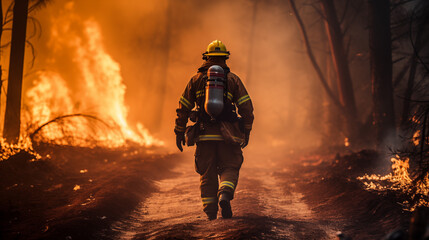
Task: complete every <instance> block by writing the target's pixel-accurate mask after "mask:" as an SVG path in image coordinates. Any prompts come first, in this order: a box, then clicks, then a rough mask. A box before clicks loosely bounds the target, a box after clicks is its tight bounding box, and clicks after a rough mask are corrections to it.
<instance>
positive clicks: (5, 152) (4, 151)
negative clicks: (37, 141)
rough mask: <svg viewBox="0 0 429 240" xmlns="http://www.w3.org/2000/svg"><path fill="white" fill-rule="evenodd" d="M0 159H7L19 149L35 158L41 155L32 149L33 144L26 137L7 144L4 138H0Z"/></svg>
mask: <svg viewBox="0 0 429 240" xmlns="http://www.w3.org/2000/svg"><path fill="white" fill-rule="evenodd" d="M0 149H1V152H0V153H1V155H0V161H4V160H6V159H8V158H9V157H10V156H13V155H15V154H17V153H19V152H21V151H25V152H27V153H29V154H31V155H33V156H34V157H35V159H36V160H39V159H41V158H42V157H41V156H40V155H39V154H38V153H36V152H35V151H34V150H33V146H32V144H31V142H30V140H29V139H28V138H25V139H21V140H20V141H19V142H18V143H17V144H9V143H7V142H6V141H5V139H4V138H0Z"/></svg>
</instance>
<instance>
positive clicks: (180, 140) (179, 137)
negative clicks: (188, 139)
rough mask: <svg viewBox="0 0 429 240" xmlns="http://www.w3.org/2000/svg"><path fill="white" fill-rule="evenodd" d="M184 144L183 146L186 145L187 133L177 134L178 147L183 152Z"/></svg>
mask: <svg viewBox="0 0 429 240" xmlns="http://www.w3.org/2000/svg"><path fill="white" fill-rule="evenodd" d="M182 144H183V146H185V134H177V135H176V145H177V148H178V149H179V150H180V151H181V152H183V147H182Z"/></svg>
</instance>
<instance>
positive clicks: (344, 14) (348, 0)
mask: <svg viewBox="0 0 429 240" xmlns="http://www.w3.org/2000/svg"><path fill="white" fill-rule="evenodd" d="M349 4H350V0H347V1H346V5H345V6H344V12H343V15H342V16H341V18H340V24H342V23H343V22H344V20H345V18H346V13H347V10H348V9H349Z"/></svg>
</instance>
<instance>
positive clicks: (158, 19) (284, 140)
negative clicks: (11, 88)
mask: <svg viewBox="0 0 429 240" xmlns="http://www.w3.org/2000/svg"><path fill="white" fill-rule="evenodd" d="M4 4H5V3H4ZM254 4H255V1H251V0H237V1H228V0H223V1H222V0H221V1H200V0H183V1H176V0H156V1H155V0H145V1H116V0H104V1H85V0H73V1H54V0H52V1H50V2H49V3H48V4H47V5H46V6H45V7H44V8H42V9H39V10H37V11H36V12H33V13H32V14H31V16H33V17H34V18H36V19H37V20H38V21H39V22H40V24H41V29H37V32H38V33H39V34H40V36H39V37H38V38H37V37H36V38H33V39H32V40H31V42H32V43H33V45H34V47H35V50H36V53H35V54H36V61H35V64H34V66H33V67H32V68H30V64H29V61H30V59H31V57H30V56H31V55H30V51H27V52H26V54H27V55H26V62H27V63H26V71H25V74H26V77H25V78H24V94H23V96H24V97H25V99H24V108H31V106H32V104H33V102H32V100H31V99H30V98H28V95H26V94H25V92H26V91H27V90H28V89H30V88H32V87H33V86H34V84H37V79H40V73H41V72H49V74H53V75H57V74H58V75H60V76H61V78H62V79H63V80H64V84H63V86H64V87H66V88H67V89H68V91H69V92H70V93H69V95H71V97H70V100H67V102H71V103H72V104H73V107H70V108H64V107H59V109H58V111H60V110H64V112H63V114H66V113H69V112H66V111H74V112H76V111H79V112H86V113H98V115H100V116H99V117H101V118H103V116H102V115H103V114H102V111H101V113H100V111H96V110H94V109H96V108H97V105H98V104H100V105H103V104H104V102H106V101H108V99H103V97H95V100H96V101H94V96H89V95H91V94H92V95H94V94H96V93H94V90H91V91H90V92H88V91H86V90H85V89H84V88H82V87H81V86H82V84H83V83H82V82H83V81H84V79H85V78H82V74H81V73H80V72H82V68H85V67H83V66H82V65H83V64H82V62H83V60H82V59H79V58H77V57H76V56H80V57H82V58H85V57H87V58H88V59H89V60H88V59H86V60H85V62H88V64H93V65H91V66H92V68H94V67H97V68H99V69H98V70H97V71H105V70H107V69H103V68H104V67H106V66H104V65H103V66H102V67H100V66H99V65H97V64H95V65H94V63H92V62H93V61H97V58H92V56H91V53H89V54H88V53H87V54H86V55H85V54H80V55H76V52H77V51H76V48H79V46H82V45H84V44H85V43H82V42H85V41H90V40H89V39H87V37H88V34H89V35H91V34H92V33H88V32H86V33H85V30H83V29H84V27H85V26H87V25H88V24H92V25H94V26H96V27H95V28H96V29H97V28H98V29H99V30H100V34H101V35H100V39H101V40H100V41H99V42H96V43H95V44H96V45H100V44H102V45H103V48H104V51H105V53H106V54H108V55H109V56H110V57H111V60H112V61H114V62H116V63H117V64H118V66H119V69H118V71H119V75H120V76H121V77H122V82H123V84H124V85H125V87H126V88H125V104H126V105H127V106H128V122H129V124H130V126H135V125H136V124H137V123H138V122H140V123H142V124H143V125H144V127H146V128H147V129H148V130H149V132H150V133H151V134H153V135H155V136H156V137H157V138H160V139H162V140H164V141H166V143H167V145H168V146H169V147H170V146H171V147H175V144H174V141H175V137H174V133H173V129H174V119H175V109H176V107H177V106H178V100H179V97H180V95H181V94H182V92H183V90H184V88H185V86H186V84H187V83H188V81H189V80H190V78H191V77H192V75H194V74H195V73H196V71H197V69H198V67H199V66H200V65H201V63H202V59H201V54H202V53H203V52H204V51H205V50H206V47H207V45H208V44H209V43H210V42H211V41H213V40H215V39H218V40H221V41H223V42H224V43H225V45H226V47H227V49H228V50H229V51H230V52H231V56H230V59H229V60H228V61H227V64H228V65H229V67H230V68H231V71H232V72H234V73H236V74H237V75H238V76H239V77H240V78H241V79H242V81H243V82H244V83H245V85H246V87H247V90H248V92H249V94H250V96H251V98H252V101H253V104H254V108H255V112H254V114H255V122H254V127H253V129H254V130H253V131H252V133H251V140H250V142H251V143H250V145H249V147H250V148H255V147H257V146H259V145H258V144H264V146H266V147H272V148H278V149H282V150H284V151H289V150H291V149H294V148H303V147H314V146H319V145H320V144H321V143H325V144H326V141H327V139H325V138H323V136H324V134H325V133H326V131H327V125H328V124H327V121H328V119H327V117H326V107H327V106H328V102H327V99H326V96H325V93H324V92H323V91H322V88H321V84H320V83H319V80H318V79H317V78H316V77H315V73H314V70H313V68H312V67H311V65H310V63H309V60H308V58H307V56H306V54H305V51H304V48H303V45H302V42H301V36H300V34H299V32H298V29H297V24H296V20H295V17H294V16H293V15H291V14H290V11H289V6H288V5H287V3H286V2H285V1H280V0H267V1H257V5H256V7H255V5H254ZM307 9H308V8H307ZM310 10H311V9H310ZM255 11H256V12H255ZM308 11H309V10H306V9H302V14H303V16H305V21H306V23H308V26H309V32H310V36H311V38H312V43H313V44H314V47H315V51H316V53H317V54H319V55H320V56H319V60H320V61H321V62H324V61H326V60H327V59H326V53H327V52H326V51H327V50H326V48H327V46H324V44H320V43H319V39H321V38H323V36H324V34H323V31H324V28H323V27H324V26H323V23H322V22H321V19H320V18H319V17H318V16H315V14H314V12H313V13H309V12H308ZM306 13H307V15H306ZM308 13H309V14H308ZM361 25H362V28H363V27H364V26H363V25H364V24H361ZM28 31H29V32H31V31H32V28H30V24H29V30H28ZM85 34H86V35H85ZM352 35H353V32H352ZM5 36H7V34H6V35H5ZM76 36H78V38H76ZM85 36H86V37H85ZM366 36H367V35H363V36H362V35H359V34H356V37H357V38H355V39H354V41H360V42H361V45H362V46H366V45H365V44H366V38H367V37H366ZM4 38H7V37H4ZM74 38H76V39H74ZM73 39H74V40H73ZM79 39H80V40H79ZM79 41H80V42H79ZM89 48H90V47H88V49H89ZM362 49H364V50H362ZM362 49H359V48H358V47H355V49H353V50H352V51H351V54H352V55H356V56H357V57H356V58H357V59H356V60H355V61H354V63H353V64H354V65H352V70H351V71H352V77H353V78H354V79H353V80H354V81H355V88H356V89H358V90H359V89H360V90H361V92H364V94H363V95H362V94H360V93H359V91H357V93H356V94H357V97H356V99H357V103H358V107H359V108H360V111H361V112H363V113H367V112H369V111H370V108H369V105H368V104H367V103H368V102H369V101H370V99H369V98H368V97H369V96H370V95H369V94H370V89H369V86H370V85H369V84H370V80H369V75H368V70H367V69H368V65H367V63H366V61H367V53H366V52H365V51H366V50H365V49H366V48H364V47H362ZM27 50H29V49H27ZM5 56H7V55H6V52H4V53H3V59H2V61H3V62H4V61H5ZM7 60H8V58H7ZM119 80H120V79H119ZM87 87H88V86H87ZM112 87H114V85H112ZM118 87H121V86H118ZM54 92H55V91H54ZM79 92H82V94H80V93H79ZM83 92H87V93H90V94H84V93H83ZM95 92H96V90H95ZM76 93H77V94H76ZM365 94H367V95H365ZM90 98H92V100H91V101H89V100H87V99H90ZM57 102H58V101H57ZM53 104H54V103H53ZM57 105H58V104H57ZM69 105H70V104H69ZM362 115H366V114H362ZM328 130H329V129H328ZM343 139H344V138H343V136H342V135H341V132H339V133H338V138H336V139H329V140H328V141H332V143H341V141H343Z"/></svg>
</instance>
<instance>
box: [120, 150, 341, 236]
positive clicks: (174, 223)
mask: <svg viewBox="0 0 429 240" xmlns="http://www.w3.org/2000/svg"><path fill="white" fill-rule="evenodd" d="M259 157H260V159H264V161H258V159H257V158H258V156H257V155H254V154H252V156H250V157H249V158H248V159H247V157H246V156H245V162H244V164H243V167H242V170H241V172H240V180H239V184H238V186H237V190H236V196H235V198H234V200H233V201H232V202H231V205H232V209H233V217H232V218H231V219H222V217H221V216H220V211H219V215H218V219H216V220H214V221H209V220H207V218H206V216H205V214H204V212H203V211H202V203H201V200H200V192H199V175H198V174H197V173H195V171H194V166H193V164H194V163H193V156H192V155H191V154H190V153H187V155H186V161H184V162H183V163H181V164H179V165H178V167H176V168H175V169H174V170H173V171H174V172H176V173H177V175H176V176H175V177H173V178H169V179H165V180H162V181H159V182H157V185H158V187H159V191H158V192H156V193H153V194H152V195H151V196H150V197H149V198H147V199H146V200H145V201H143V202H141V203H140V205H139V206H138V207H137V208H136V210H135V211H134V212H133V213H132V214H131V215H130V216H128V217H127V218H125V219H122V220H121V221H118V222H116V223H115V224H113V228H114V230H115V231H117V232H118V233H119V238H120V239H167V238H168V239H335V232H336V229H334V228H335V227H333V226H329V225H326V223H323V222H322V221H319V220H317V218H315V217H314V216H313V214H312V211H311V210H310V208H309V206H307V205H306V204H305V203H304V202H303V201H302V195H301V194H300V193H298V192H294V191H293V190H292V189H293V187H291V188H288V187H287V186H284V184H280V182H282V183H284V182H285V181H286V182H287V181H288V180H287V179H278V178H279V177H278V176H283V178H284V176H285V174H281V175H276V174H275V173H278V172H283V173H284V172H285V171H288V169H286V168H283V169H278V167H277V166H276V164H275V163H274V161H272V160H270V159H269V158H267V157H263V156H259ZM289 182H290V186H293V184H294V183H293V179H292V178H291V180H290V181H289Z"/></svg>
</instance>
